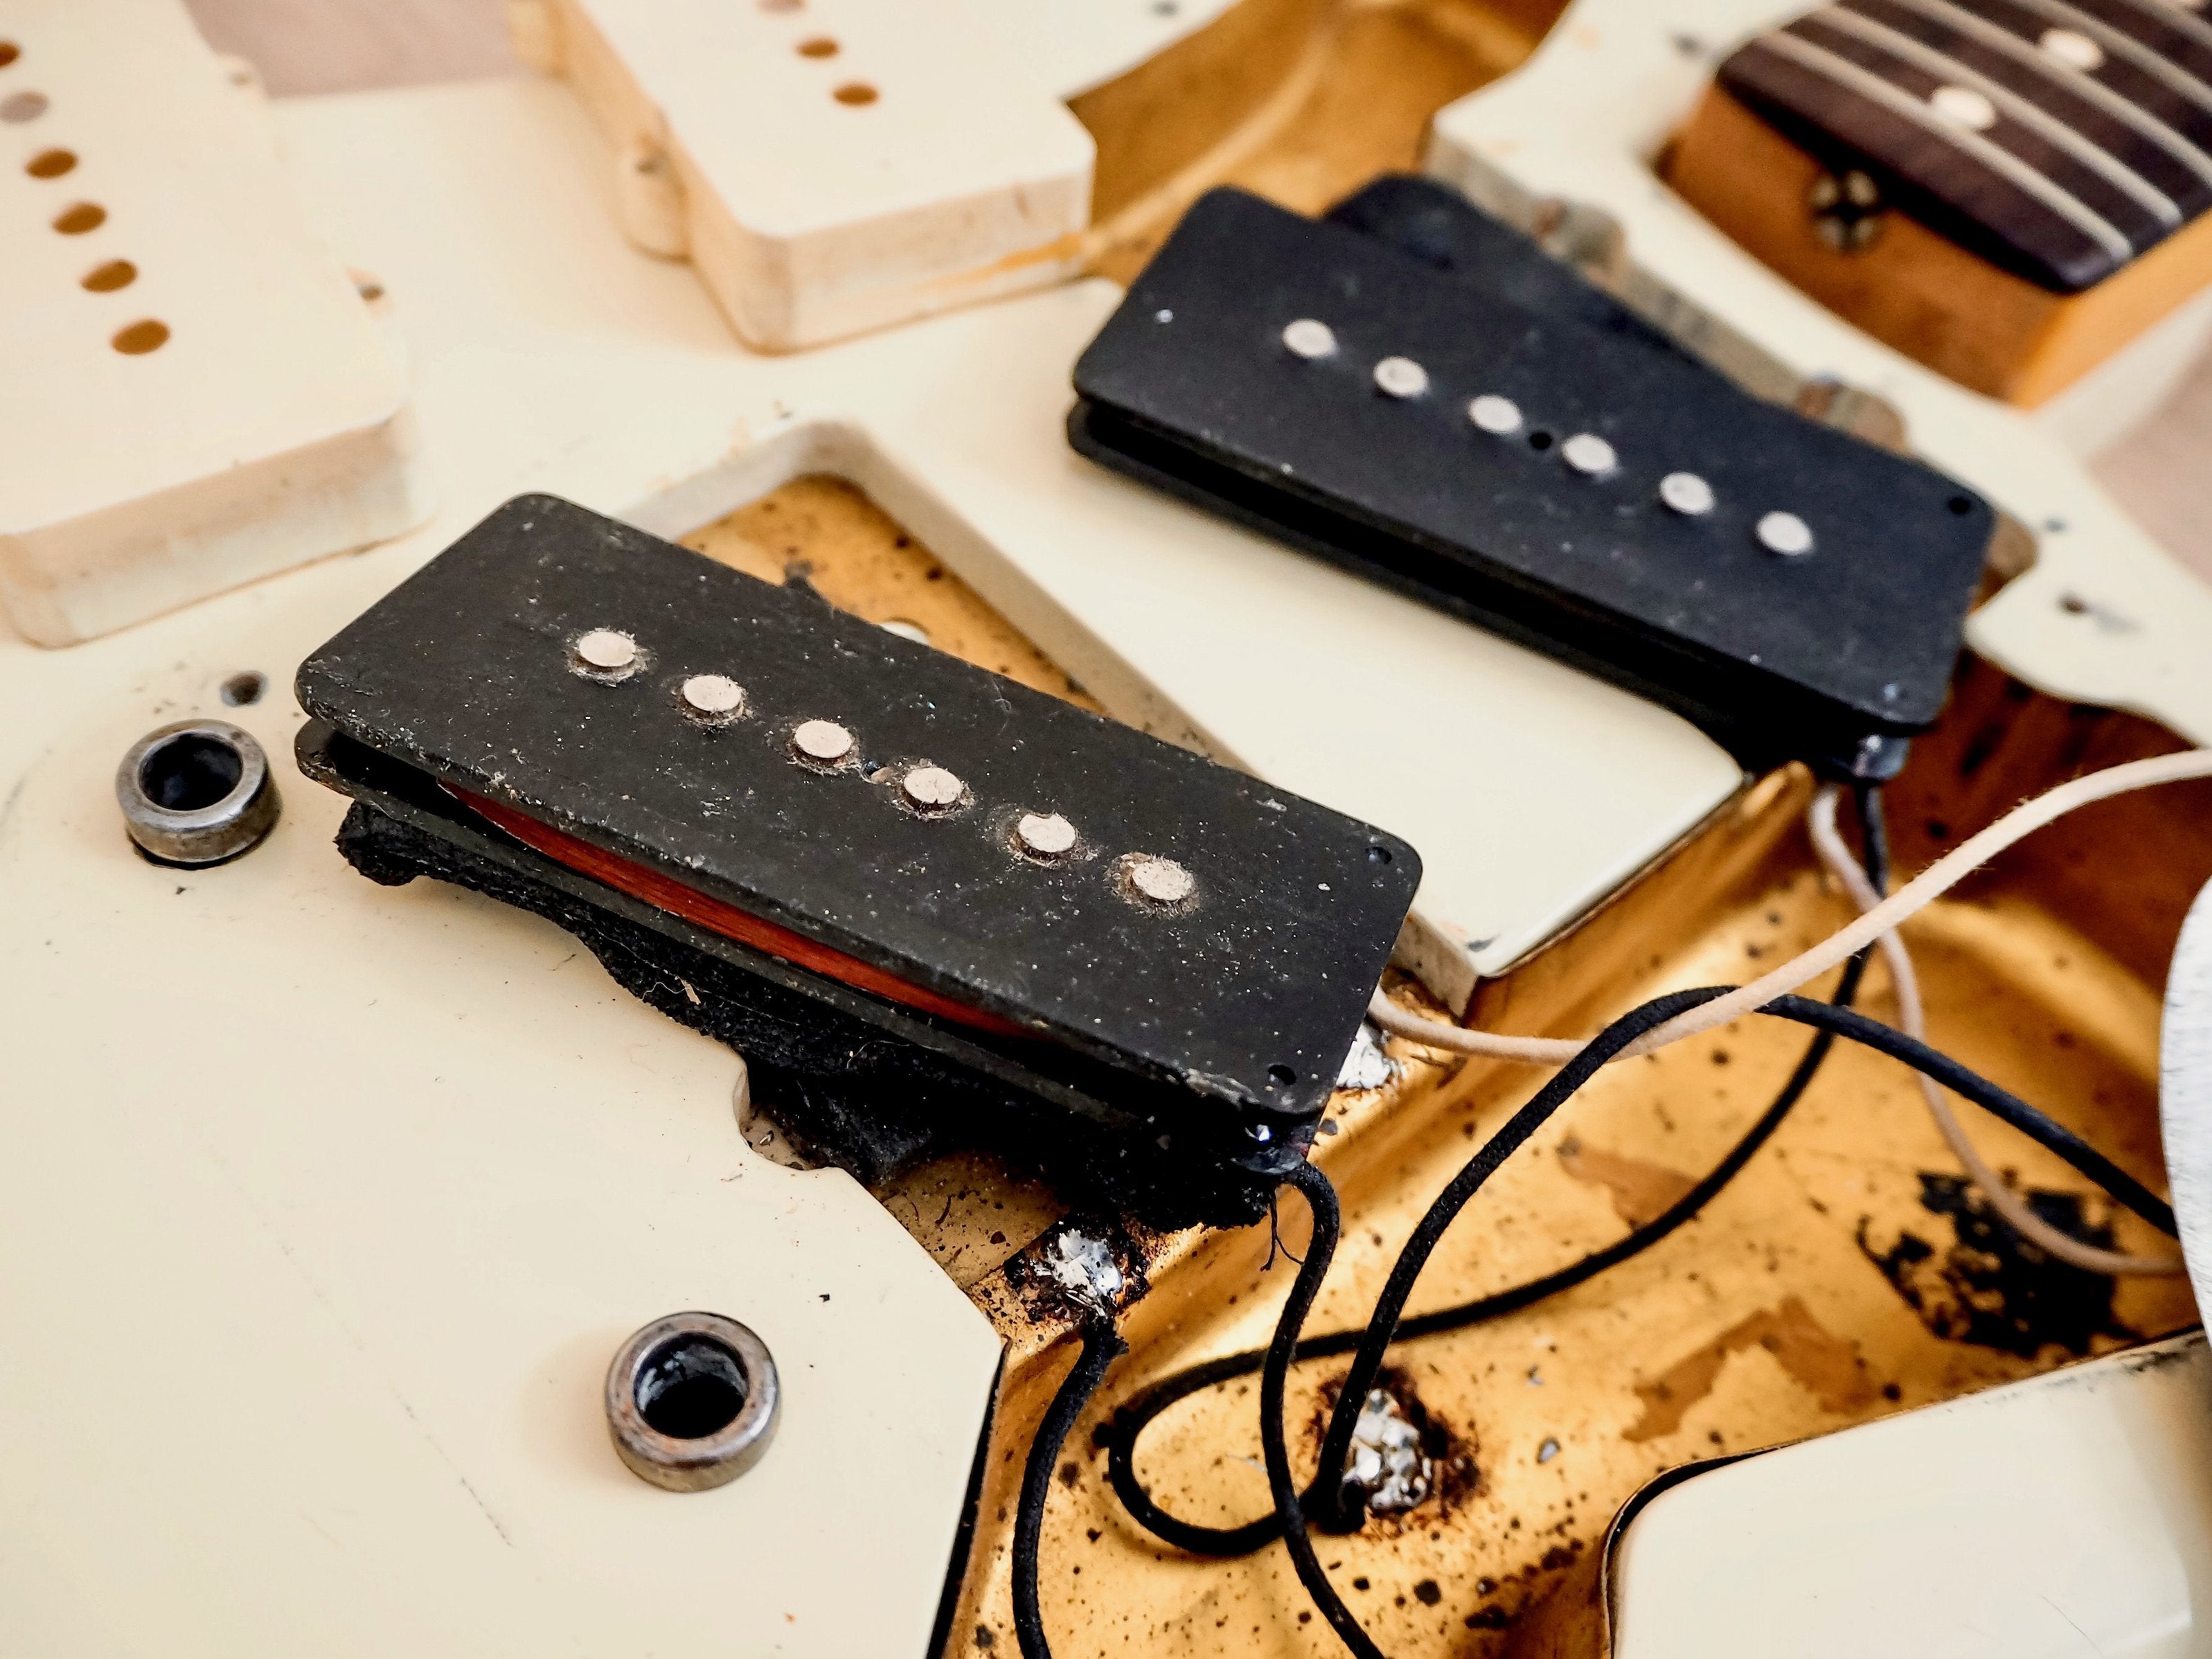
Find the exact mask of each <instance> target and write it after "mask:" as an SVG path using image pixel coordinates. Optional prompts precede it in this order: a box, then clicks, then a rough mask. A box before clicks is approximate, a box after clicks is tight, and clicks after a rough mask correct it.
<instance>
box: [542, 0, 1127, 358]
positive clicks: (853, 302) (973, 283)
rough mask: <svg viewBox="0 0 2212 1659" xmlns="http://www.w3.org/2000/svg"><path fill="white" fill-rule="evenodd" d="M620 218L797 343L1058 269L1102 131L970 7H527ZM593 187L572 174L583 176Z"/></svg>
mask: <svg viewBox="0 0 2212 1659" xmlns="http://www.w3.org/2000/svg"><path fill="white" fill-rule="evenodd" d="M513 15H514V17H515V18H516V20H517V21H518V25H519V27H518V28H517V30H516V35H517V40H518V44H520V45H521V46H524V48H525V55H526V57H527V58H529V59H530V60H531V61H532V62H533V63H536V64H538V65H539V66H540V67H542V68H544V69H548V70H557V71H558V72H560V73H561V74H562V75H563V76H566V77H567V78H568V81H569V82H571V83H572V84H573V85H574V88H575V89H576V91H577V93H578V94H579V95H580V97H581V98H582V99H583V100H584V103H585V105H586V107H587V108H589V109H590V110H591V112H592V116H593V118H595V119H596V120H597V121H598V122H599V125H600V126H601V128H602V129H603V130H604V131H606V132H607V133H608V134H609V135H610V136H611V137H612V138H613V139H614V141H615V143H616V147H617V151H618V156H617V190H618V200H619V203H620V206H621V209H622V218H623V226H624V228H625V229H626V230H627V231H628V232H629V234H630V235H631V237H632V239H633V240H635V241H637V242H638V243H639V245H640V246H643V247H645V248H647V249H648V250H649V251H651V252H656V253H661V254H665V255H671V256H672V255H686V256H688V257H689V258H690V260H691V262H692V263H693V264H695V265H696V266H697V267H698V270H699V274H700V276H701V278H702V280H703V281H704V282H705V283H706V284H707V286H708V289H709V290H710V291H711V292H712V293H713V294H714V298H715V300H716V301H717V302H718V303H719V304H720V306H721V307H722V310H723V312H724V313H725V314H726V315H727V316H728V318H729V319H730V323H731V325H732V327H734V328H735V329H736V330H737V331H738V335H739V336H740V337H743V338H744V340H745V341H746V342H747V343H750V344H751V345H754V346H757V347H760V348H763V349H769V350H775V351H788V350H793V349H797V348H799V347H802V346H811V345H817V344H819V343H822V342H823V341H827V340H834V339H837V338H840V337H843V336H845V335H848V334H854V333H858V332H860V331H863V330H866V329H871V328H880V327H883V326H885V325H890V324H896V323H903V322H908V321H910V320H912V319H915V318H917V317H924V316H928V315H930V314H932V313H936V312H939V311H944V310H947V309H949V308H951V307H954V306H957V305H963V304H967V303H969V302H971V301H976V300H982V299H989V298H993V297H994V296H996V295H1004V294H1011V293H1016V292H1019V291H1021V290H1023V289H1032V288H1038V287H1042V286H1044V285H1046V284H1048V283H1057V282H1061V281H1064V280H1066V278H1067V277H1068V276H1072V275H1073V273H1074V271H1075V270H1076V268H1077V266H1078V264H1079V258H1080V249H1079V246H1078V245H1077V242H1078V237H1079V233H1080V232H1081V231H1082V229H1083V228H1084V227H1085V225H1086V224H1087V223H1088V222H1090V217H1091V160H1092V155H1093V146H1092V144H1091V135H1090V134H1089V133H1088V132H1086V131H1084V129H1083V126H1082V124H1081V123H1079V121H1077V120H1076V118H1074V117H1073V115H1071V114H1070V113H1069V112H1068V111H1067V109H1066V106H1064V105H1063V104H1062V103H1061V102H1060V100H1059V98H1058V97H1057V96H1055V95H1054V92H1053V90H1052V89H1051V88H1050V86H1049V84H1048V83H1047V82H1043V81H1041V80H1039V79H1037V78H1036V76H1035V75H1034V74H1033V73H1032V72H1031V71H1030V70H1029V69H1028V68H1027V67H1026V66H1025V65H1024V64H1022V63H1020V61H1019V60H1018V58H1017V57H1016V56H1015V54H1014V53H1013V52H1012V51H1011V50H1010V49H1009V48H1008V46H1006V45H1005V44H1004V43H1002V42H1001V41H1000V39H999V37H998V33H997V31H996V30H994V28H992V27H989V25H988V23H987V20H986V17H985V15H984V14H982V13H980V12H977V11H975V10H971V9H970V8H969V4H968V3H967V0H805V3H775V0H771V3H769V4H759V3H732V0H524V3H523V4H521V5H520V6H519V7H517V8H516V9H515V10H514V12H513ZM582 182H583V181H582V180H578V183H579V185H581V184H582Z"/></svg>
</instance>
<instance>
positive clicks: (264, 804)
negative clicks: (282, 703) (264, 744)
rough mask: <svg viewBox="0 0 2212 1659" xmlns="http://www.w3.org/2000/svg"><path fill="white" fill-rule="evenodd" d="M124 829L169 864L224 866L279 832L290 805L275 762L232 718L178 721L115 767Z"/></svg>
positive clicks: (142, 742) (141, 846)
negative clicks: (280, 815) (279, 791)
mask: <svg viewBox="0 0 2212 1659" xmlns="http://www.w3.org/2000/svg"><path fill="white" fill-rule="evenodd" d="M115 799H116V801H117V803H118V805H121V807H122V808H123V823H124V827H125V829H128V830H129V831H130V832H131V840H132V841H134V842H137V844H138V848H139V850H140V851H142V852H143V853H144V854H146V855H147V856H148V857H149V858H152V859H156V860H160V861H161V863H163V864H178V865H185V866H202V865H210V864H222V863H223V862H224V861H226V860H230V859H234V858H236V857H238V856H239V854H241V853H246V852H251V851H252V849H253V848H255V847H258V845H260V843H261V840H262V837H263V836H266V835H267V834H268V833H269V832H270V829H274V828H275V827H276V815H277V812H278V811H280V810H281V808H282V806H283V803H282V802H281V801H280V800H279V799H277V796H276V782H275V781H274V780H273V779H271V778H270V775H269V757H267V756H266V755H264V754H263V753H262V752H261V745H260V744H258V743H256V742H255V741H254V740H253V738H252V733H250V732H246V731H244V730H242V729H240V727H238V726H233V725H232V724H231V723H230V722H229V721H228V720H179V721H177V722H176V723H175V724H174V725H171V726H161V727H160V728H159V729H158V730H155V731H152V732H148V733H147V734H146V735H145V736H144V737H143V738H139V739H138V741H137V743H135V744H131V751H130V753H128V754H126V755H125V756H124V757H123V764H122V765H120V766H118V767H117V768H116V769H115Z"/></svg>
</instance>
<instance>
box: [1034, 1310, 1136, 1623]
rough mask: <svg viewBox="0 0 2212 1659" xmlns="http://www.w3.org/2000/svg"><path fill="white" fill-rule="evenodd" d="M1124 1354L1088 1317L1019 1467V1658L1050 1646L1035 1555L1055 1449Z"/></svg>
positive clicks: (1108, 1326)
mask: <svg viewBox="0 0 2212 1659" xmlns="http://www.w3.org/2000/svg"><path fill="white" fill-rule="evenodd" d="M1128 1351H1129V1345H1128V1344H1127V1343H1126V1342H1124V1341H1122V1340H1121V1337H1120V1335H1119V1334H1117V1333H1116V1332H1115V1329H1114V1322H1113V1321H1112V1319H1110V1318H1109V1316H1106V1315H1104V1314H1097V1315H1093V1316H1091V1318H1090V1319H1089V1320H1088V1321H1087V1322H1086V1323H1085V1328H1084V1332H1083V1352H1082V1353H1081V1354H1079V1356H1077V1358H1076V1361H1075V1365H1074V1368H1073V1370H1070V1371H1069V1372H1068V1373H1067V1375H1066V1376H1065V1377H1064V1378H1062V1379H1061V1381H1060V1392H1059V1393H1057V1394H1055V1395H1053V1397H1052V1405H1051V1406H1050V1407H1048V1409H1047V1410H1046V1412H1045V1414H1044V1421H1043V1422H1042V1423H1040V1424H1039V1425H1037V1432H1036V1439H1034V1440H1032V1441H1031V1442H1030V1456H1029V1462H1027V1463H1026V1464H1024V1466H1023V1468H1022V1501H1021V1506H1020V1507H1019V1508H1018V1509H1017V1510H1015V1511H1014V1563H1013V1568H1014V1587H1013V1588H1014V1639H1015V1640H1016V1642H1017V1643H1018V1644H1020V1647H1021V1650H1022V1659H1052V1644H1051V1642H1050V1641H1048V1639H1047V1638H1046V1637H1045V1633H1044V1612H1043V1609H1042V1608H1041V1607H1039V1606H1038V1605H1037V1551H1038V1547H1039V1545H1040V1543H1041V1542H1042V1539H1043V1536H1044V1506H1045V1500H1046V1499H1047V1498H1049V1497H1051V1495H1052V1475H1053V1468H1054V1465H1055V1464H1056V1463H1058V1462H1059V1461H1060V1448H1061V1447H1062V1446H1064V1445H1066V1443H1067V1436H1068V1432H1069V1431H1070V1430H1072V1429H1073V1428H1074V1427H1075V1419H1077V1418H1079V1417H1080V1416H1082V1415H1083V1408H1084V1407H1085V1406H1087V1405H1089V1404H1090V1403H1091V1395H1094V1394H1096V1393H1097V1392H1098V1385H1099V1383H1101V1382H1103V1380H1104V1379H1105V1376H1106V1368H1107V1367H1108V1366H1109V1365H1111V1364H1113V1363H1114V1362H1115V1360H1116V1359H1118V1358H1121V1356H1122V1355H1123V1354H1125V1353H1127V1352H1128Z"/></svg>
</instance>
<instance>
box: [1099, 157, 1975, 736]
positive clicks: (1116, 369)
mask: <svg viewBox="0 0 2212 1659" xmlns="http://www.w3.org/2000/svg"><path fill="white" fill-rule="evenodd" d="M1075 388H1076V392H1077V394H1078V398H1079V401H1078V403H1077V404H1076V407H1075V410H1074V411H1073V414H1072V415H1071V416H1070V420H1069V433H1070V437H1071V439H1072V441H1073V443H1074V445H1075V447H1077V448H1078V449H1079V450H1080V451H1082V452H1083V453H1085V454H1086V455H1089V456H1091V458H1093V459H1097V460H1098V461H1101V462H1103V464H1105V465H1109V466H1111V467H1114V468H1115V469H1117V470H1119V471H1124V472H1127V473H1130V474H1132V475H1133V476H1135V477H1140V478H1143V479H1146V480H1147V481H1149V482H1151V483H1155V484H1157V485H1158V486H1159V487H1161V488H1163V489H1169V490H1171V491H1173V492H1175V493H1176V494H1178V495H1182V496H1184V497H1185V498H1187V499H1189V500H1191V501H1196V502H1199V503H1200V504H1202V505H1204V506H1206V507H1209V508H1211V509H1212V510H1214V511H1217V512H1220V513H1225V514H1227V515H1228V516H1230V517H1231V518H1234V519H1237V520H1240V521H1242V522H1244V523H1247V524H1249V525H1252V526H1255V527H1258V528H1261V529H1263V530H1265V531H1267V532H1270V533H1272V534H1274V535H1277V536H1279V537H1280V538H1284V539H1285V540H1287V541H1290V542H1291V543H1293V544H1296V545H1297V546H1300V547H1302V548H1304V549H1306V550H1310V551H1312V552H1315V553H1317V554H1320V555H1322V556H1324V557H1327V558H1328V559H1331V560H1333V561H1334V562H1339V563H1341V564H1345V565H1346V566H1349V567H1350V568H1353V569H1355V570H1358V571H1360V572H1362V573H1363V574H1369V575H1371V576H1374V577H1376V578H1378V579H1380V580H1383V581H1385V582H1388V583H1389V584H1391V585H1393V586H1397V587H1400V588H1401V589H1403V590H1405V591H1407V592H1411V593H1413V594H1414V595H1415V596H1417V597H1419V598H1421V599H1425V600H1426V601H1428V602H1430V603H1432V604H1435V605H1441V606H1443V607H1444V608H1446V609H1448V610H1450V611H1455V612H1456V613H1458V614H1460V615H1462V616H1464V617H1468V618H1469V619H1471V620H1474V621H1475V622H1478V623H1482V624H1484V625H1485V626H1487V627H1491V628H1493V629H1497V630H1498V631H1500V632H1502V633H1504V634H1507V635H1510V636H1512V637H1515V638H1517V639H1519V640H1521V641H1523V642H1525V643H1528V644H1532V645H1534V646H1536V647H1539V648H1541V649H1543V650H1546V651H1547V652H1550V653H1553V654H1554V655H1558V656H1560V657H1563V658H1565V659H1567V660H1570V661H1571V662H1574V663H1576V664H1577V665H1581V666H1583V667H1585V668H1588V669H1589V670H1591V671H1594V672H1596V673H1599V674H1601V675H1604V676H1606V677H1607V678H1612V679H1613V680H1615V681H1618V682H1620V683H1621V684H1626V685H1627V686H1629V687H1631V688H1632V689H1634V690H1638V691H1641V692H1642V693H1644V695H1646V696H1650V697H1652V698H1654V699H1655V700H1656V701H1658V702H1664V703H1666V704H1668V705H1669V706H1670V707H1673V708H1677V709H1679V710H1680V711H1681V712H1683V713H1684V714H1687V715H1688V716H1689V717H1690V718H1692V719H1693V720H1697V721H1698V722H1699V724H1701V725H1703V726H1705V727H1706V728H1707V729H1708V730H1710V731H1711V732H1713V733H1714V734H1715V735H1716V736H1717V737H1718V738H1721V740H1722V741H1723V742H1725V743H1727V744H1729V745H1730V746H1731V747H1732V748H1733V749H1735V750H1736V751H1737V752H1738V753H1739V754H1740V755H1741V756H1742V757H1745V758H1746V759H1747V760H1751V761H1753V762H1754V763H1764V762H1767V761H1771V760H1774V759H1778V758H1784V757H1805V758H1808V759H1815V758H1834V757H1844V759H1845V760H1846V762H1847V761H1848V757H1851V756H1853V755H1854V754H1856V753H1857V752H1859V751H1860V750H1862V748H1863V747H1864V746H1865V745H1867V744H1869V741H1870V740H1872V739H1876V738H1885V737H1893V736H1897V735H1901V734H1907V733H1910V732H1914V731H1917V730H1919V729H1921V728H1923V727H1924V726H1927V725H1928V724H1929V722H1930V721H1932V720H1934V719H1935V717H1936V713H1937V711H1938V710H1939V709H1940V708H1941V707H1942V702H1943V700H1944V696H1945V695H1946V692H1947V690H1948V684H1949V679H1950V675H1951V671H1952V668H1953V665H1954V660H1955V659H1956V657H1957V654H1958V652H1959V649H1960V640H1961V635H1962V629H1963V627H1964V622H1965V617H1966V609H1967V606H1968V604H1969V602H1970V600H1971V599H1972V594H1973V592H1974V588H1975V584H1976V581H1977V580H1978V576H1979V574H1980V571H1981V568H1982V562H1983V556H1984V550H1985V549H1986V547H1987V545H1988V543H1989V539H1990V532H1991V530H1992V527H1993V523H1994V518H1993V514H1992V513H1991V511H1990V507H1989V506H1988V504H1987V503H1986V502H1985V501H1983V500H1982V499H1981V498H1980V497H1978V496H1977V495H1974V494H1973V493H1972V491H1970V490H1968V489H1965V488H1963V487H1962V486H1961V485H1960V484H1959V483H1956V482H1954V480H1952V479H1949V478H1947V477H1943V476H1942V475H1941V474H1939V473H1937V472H1935V471H1931V470H1930V469H1929V468H1928V467H1925V466H1923V465H1919V464H1917V463H1916V462H1913V461H1911V460H1908V459H1904V458H1901V457H1899V456H1897V455H1893V454H1892V453H1888V452H1887V451H1885V450H1881V449H1876V448H1875V447H1871V446H1869V445H1866V444H1863V443H1861V442H1859V441H1857V440H1856V439H1853V438H1850V437H1848V436H1846V435H1843V434H1841V433H1838V432H1837V431H1834V430H1832V429H1831V428H1826V427H1822V426H1820V425H1817V424H1815V423H1814V422H1811V421H1808V420H1807V419H1805V418H1803V417H1802V416H1798V415H1796V414H1795V413H1793V412H1791V411H1790V410H1784V409H1781V408H1778V407H1776V406H1774V405H1772V404H1766V403H1763V402H1761V401H1759V399H1757V398H1753V397H1752V396H1750V395H1749V394H1748V393H1746V392H1742V391H1741V390H1740V389H1738V388H1737V387H1735V386H1733V385H1731V384H1730V383H1729V382H1727V381H1725V380H1723V379H1721V377H1719V376H1718V375H1716V374H1711V372H1709V371H1707V370H1705V369H1703V368H1699V367H1697V366H1695V365H1693V364H1691V363H1688V362H1683V361H1681V360H1680V359H1679V358H1677V357H1675V356H1671V355H1670V354H1668V353H1666V352H1663V351H1659V350H1656V349H1652V348H1651V347H1650V346H1649V345H1647V344H1644V343H1641V342H1639V341H1637V340H1634V339H1632V338H1628V337H1624V336H1622V335H1621V334H1620V333H1618V332H1609V331H1602V330H1599V329H1595V328H1591V327H1588V326H1585V325H1582V324H1580V323H1578V322H1576V321H1574V320H1572V319H1570V318H1567V317H1563V316H1559V315H1557V314H1539V313H1535V312H1533V311H1529V310H1525V309H1523V308H1522V307H1517V306H1516V305H1514V304H1512V303H1510V301H1506V300H1504V299H1502V298H1499V297H1497V296H1496V295H1492V294H1490V293H1486V292H1485V291H1484V290H1483V289H1480V287H1478V286H1476V285H1475V284H1474V283H1469V282H1468V281H1467V280H1465V279H1464V278H1462V277H1460V276H1454V275H1451V274H1448V273H1446V272H1443V271H1440V270H1434V269H1431V267H1429V266H1427V265H1425V264H1422V263H1420V262H1419V261H1418V260H1416V259H1414V258H1409V257H1408V256H1407V255H1406V254H1405V253H1403V252H1400V251H1399V250H1397V249H1395V248H1394V247H1391V246H1387V245H1386V244H1384V243H1383V242H1381V241H1379V240H1376V239H1375V238H1373V237H1370V236H1366V235H1362V234H1358V232H1356V231H1353V230H1350V229H1347V228H1343V227H1342V226H1340V225H1336V224H1331V223H1327V222H1316V221H1313V220H1308V219H1304V218H1300V217H1298V216H1297V215H1295V214H1291V213H1288V212H1285V211H1284V210H1281V209H1279V208H1276V207H1274V206H1272V205H1270V204H1267V203H1265V202H1262V201H1261V200H1259V199H1257V198H1256V197H1251V196H1247V195H1245V194H1243V193H1242V192H1239V191H1229V190H1218V191H1213V192H1212V194H1210V195H1208V196H1206V197H1204V198H1202V199H1201V200H1200V202H1199V203H1198V204H1197V205H1196V206H1195V207H1194V208H1193V209H1192V210H1191V211H1190V213H1189V214H1188V216H1186V217H1185V219H1184V220H1183V222H1182V225H1181V226H1180V227H1179V228H1177V229H1176V233H1175V234H1174V235H1173V236H1172V237H1170V240H1168V242H1167V244H1166V246H1164V247H1163V248H1162V249H1161V250H1160V252H1159V253H1158V256H1157V257H1156V258H1154V259H1153V261H1152V264H1151V265H1150V266H1149V267H1148V268H1147V269H1146V270H1145V271H1144V273H1143V274H1142V275H1141V276H1139V278H1138V279H1137V281H1136V283H1134V284H1133V286H1132V287H1131V289H1130V290H1129V293H1128V296H1127V300H1126V301H1124V303H1123V304H1122V306H1121V308H1120V309H1119V310H1118V311H1117V312H1116V313H1115V314H1114V316H1113V318H1112V319H1110V320H1109V322H1108V324H1107V325H1106V327H1105V329H1104V330H1103V331H1102V332H1101V333H1100V334H1099V336H1098V337H1097V339H1096V340H1095V341H1093V342H1092V343H1091V347H1090V349H1088V350H1087V351H1085V354H1084V356H1083V357H1082V360H1081V361H1080V362H1079V363H1078V364H1077V366H1076V370H1075Z"/></svg>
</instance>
